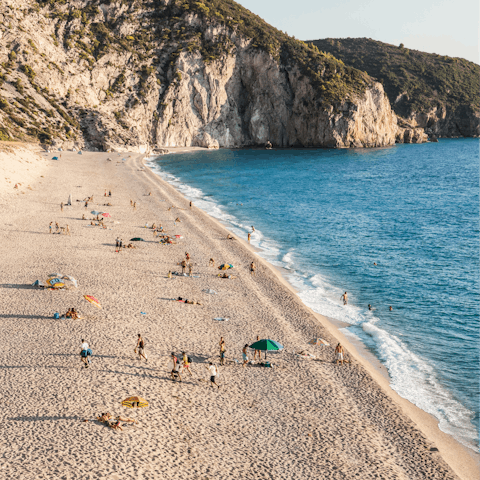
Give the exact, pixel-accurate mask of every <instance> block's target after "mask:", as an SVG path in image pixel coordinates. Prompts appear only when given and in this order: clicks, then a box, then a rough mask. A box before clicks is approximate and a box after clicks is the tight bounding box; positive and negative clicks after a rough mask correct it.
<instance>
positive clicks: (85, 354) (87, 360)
mask: <svg viewBox="0 0 480 480" xmlns="http://www.w3.org/2000/svg"><path fill="white" fill-rule="evenodd" d="M89 350H90V349H89V348H88V343H87V342H86V341H85V340H84V339H83V338H82V345H81V347H80V356H81V357H82V362H83V363H84V364H85V368H88V364H89V363H90V358H88V357H89V356H90V355H91V351H89Z"/></svg>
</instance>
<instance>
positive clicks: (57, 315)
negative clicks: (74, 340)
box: [53, 312, 60, 320]
mask: <svg viewBox="0 0 480 480" xmlns="http://www.w3.org/2000/svg"><path fill="white" fill-rule="evenodd" d="M53 318H56V319H57V320H58V319H59V318H60V314H59V313H58V312H55V313H54V314H53Z"/></svg>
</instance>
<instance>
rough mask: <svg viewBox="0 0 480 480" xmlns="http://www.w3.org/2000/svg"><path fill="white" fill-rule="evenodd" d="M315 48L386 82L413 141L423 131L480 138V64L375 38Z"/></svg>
mask: <svg viewBox="0 0 480 480" xmlns="http://www.w3.org/2000/svg"><path fill="white" fill-rule="evenodd" d="M312 43H313V44H314V45H315V46H317V47H318V48H319V49H320V50H322V51H325V52H328V53H330V54H332V55H334V56H335V57H336V58H338V59H341V60H342V61H343V62H345V64H346V65H350V66H352V67H355V68H358V69H360V70H364V71H365V72H367V73H368V74H369V75H371V76H372V77H374V78H376V79H378V80H379V81H381V82H382V84H383V85H384V88H385V91H386V93H387V95H388V98H389V100H390V103H391V105H392V108H393V110H394V111H395V113H396V114H397V115H398V116H400V117H402V118H403V123H404V124H407V123H408V125H409V126H408V128H407V130H408V132H407V137H409V136H411V135H416V134H415V131H414V130H412V129H417V130H418V128H420V129H425V131H426V132H427V133H428V134H430V135H435V136H445V137H458V136H463V137H476V136H479V135H480V66H479V65H477V64H475V63H473V62H469V61H468V60H465V59H463V58H453V57H447V56H442V55H437V54H435V53H425V52H419V51H417V50H410V49H408V48H406V47H405V46H404V45H398V46H397V45H389V44H387V43H382V42H378V41H376V40H372V39H370V38H341V39H340V38H339V39H335V38H327V39H323V40H314V41H313V42H312ZM401 136H402V135H401V131H399V136H398V139H400V138H401Z"/></svg>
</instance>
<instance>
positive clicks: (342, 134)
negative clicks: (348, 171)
mask: <svg viewBox="0 0 480 480" xmlns="http://www.w3.org/2000/svg"><path fill="white" fill-rule="evenodd" d="M0 20H2V21H1V22H0V39H1V42H0V62H1V68H0V77H1V78H0V83H1V86H0V137H1V139H8V138H20V139H24V140H25V139H29V138H30V139H34V138H35V139H38V140H40V141H41V142H44V143H47V144H48V143H53V144H56V145H63V146H64V147H66V148H68V147H72V146H74V145H75V146H77V147H80V148H83V147H85V146H87V147H89V148H98V149H100V150H109V149H119V150H121V149H125V148H129V149H136V150H139V151H147V150H151V149H155V148H157V147H160V146H190V145H199V146H206V147H241V146H254V145H263V144H264V143H265V142H266V141H270V142H271V143H272V144H273V145H274V146H281V147H288V146H321V147H339V148H341V147H375V146H387V145H392V144H393V143H394V142H395V136H396V135H397V133H398V132H399V131H400V130H398V128H397V117H396V115H395V114H394V113H393V112H392V109H391V107H390V103H389V101H388V98H387V96H386V95H385V93H384V91H383V87H382V85H381V84H379V83H377V82H375V81H373V80H372V79H371V78H370V77H369V76H368V75H366V74H364V73H363V72H360V71H359V70H356V69H354V68H351V67H346V66H345V65H344V64H343V63H342V62H341V61H338V60H337V59H336V58H334V57H333V56H331V55H329V54H326V53H324V52H319V51H318V49H316V48H315V47H312V46H308V45H306V44H304V43H303V42H300V41H298V40H295V39H292V38H290V37H288V36H287V35H285V34H283V33H282V32H279V31H277V30H275V29H273V27H271V26H269V25H268V24H266V23H265V22H263V21H262V20H261V19H259V18H258V17H256V16H255V15H253V14H252V13H251V12H249V11H248V10H245V9H244V8H243V7H241V6H239V5H238V4H236V3H235V2H233V1H230V0H211V1H205V2H203V3H202V2H195V1H192V0H182V1H175V0H153V1H151V2H142V1H128V2H127V1H125V0H118V1H116V2H115V1H110V2H104V3H102V2H100V1H97V0H89V1H80V0H79V1H66V0H63V1H58V2H55V1H54V0H48V1H33V0H4V1H3V2H2V4H1V6H0ZM407 128H408V127H407ZM403 137H405V136H404V135H403ZM405 138H406V139H407V141H408V139H414V140H415V139H416V140H418V141H421V140H420V137H418V136H417V137H415V136H413V135H411V136H408V135H407V137H405Z"/></svg>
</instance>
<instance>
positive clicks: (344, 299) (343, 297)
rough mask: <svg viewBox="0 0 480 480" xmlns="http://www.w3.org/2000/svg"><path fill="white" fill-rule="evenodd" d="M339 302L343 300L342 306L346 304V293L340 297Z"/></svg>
mask: <svg viewBox="0 0 480 480" xmlns="http://www.w3.org/2000/svg"><path fill="white" fill-rule="evenodd" d="M340 300H343V304H344V305H347V303H348V295H347V292H345V293H344V294H343V295H342V296H341V297H340Z"/></svg>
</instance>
